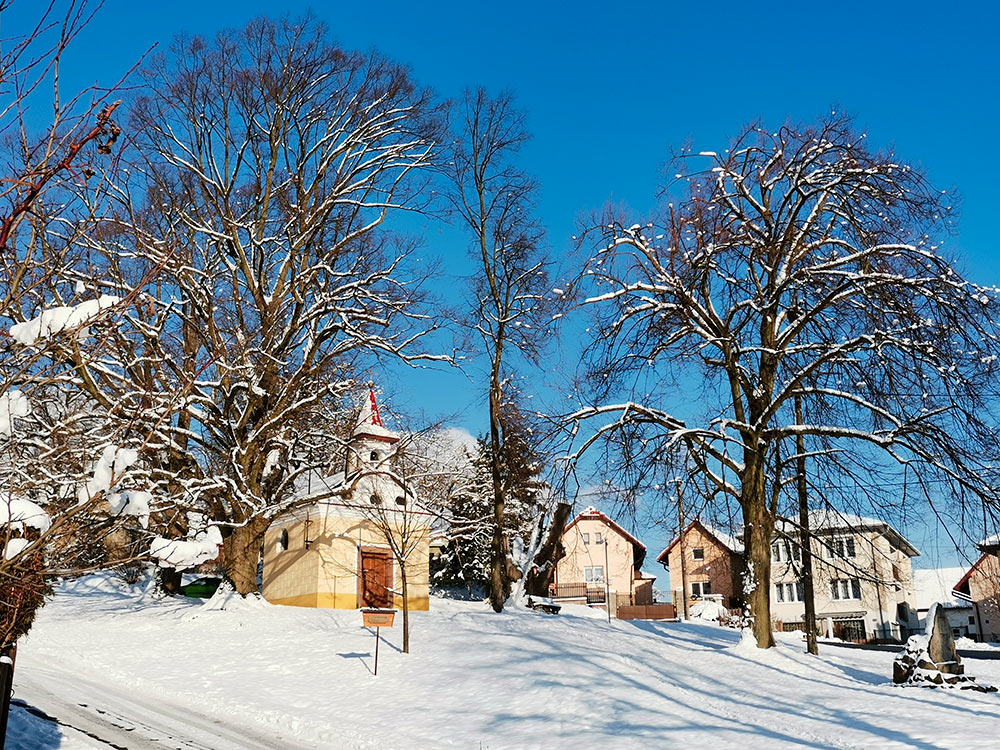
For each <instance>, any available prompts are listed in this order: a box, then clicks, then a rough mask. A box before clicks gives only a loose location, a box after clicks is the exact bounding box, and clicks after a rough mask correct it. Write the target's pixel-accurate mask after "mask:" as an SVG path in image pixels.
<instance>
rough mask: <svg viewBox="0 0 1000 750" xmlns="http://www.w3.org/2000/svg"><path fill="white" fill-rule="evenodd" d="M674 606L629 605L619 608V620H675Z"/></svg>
mask: <svg viewBox="0 0 1000 750" xmlns="http://www.w3.org/2000/svg"><path fill="white" fill-rule="evenodd" d="M676 617H677V612H676V611H675V610H674V605H673V604H629V605H623V606H620V607H618V619H619V620H673V619H675V618H676Z"/></svg>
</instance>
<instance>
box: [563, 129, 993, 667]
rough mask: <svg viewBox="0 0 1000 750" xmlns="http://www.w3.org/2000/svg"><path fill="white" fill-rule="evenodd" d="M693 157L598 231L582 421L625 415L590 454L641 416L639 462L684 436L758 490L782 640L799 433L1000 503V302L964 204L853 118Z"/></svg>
mask: <svg viewBox="0 0 1000 750" xmlns="http://www.w3.org/2000/svg"><path fill="white" fill-rule="evenodd" d="M690 158H702V159H707V160H708V162H709V163H710V164H711V171H708V172H703V173H700V174H696V175H693V176H692V177H691V178H690V179H689V181H688V184H689V186H690V189H689V191H688V192H687V194H686V195H683V196H679V197H677V198H676V199H674V202H671V203H669V204H668V205H667V206H666V208H665V210H664V211H663V212H662V213H661V214H660V215H659V216H658V217H657V218H656V219H655V220H654V221H651V222H648V223H643V224H638V223H633V222H629V221H622V220H621V219H619V218H618V217H616V216H614V215H608V216H607V217H606V218H605V219H604V220H602V221H601V223H600V226H596V227H594V228H592V229H591V230H590V231H589V232H588V233H587V234H586V241H593V242H594V243H595V244H596V251H595V253H594V254H593V256H592V257H591V258H590V259H589V260H588V261H587V262H586V264H585V272H584V274H583V275H582V276H581V277H580V281H579V285H580V286H582V287H584V289H585V291H586V292H587V293H588V294H589V296H588V298H587V299H586V304H587V305H589V306H590V307H591V308H592V309H593V310H594V311H595V314H596V316H597V323H596V327H594V328H593V329H592V330H594V331H595V334H596V335H595V339H596V340H595V341H594V342H593V343H592V345H591V348H590V358H589V362H590V370H589V374H590V376H591V379H592V380H591V382H592V383H594V384H595V388H594V393H595V402H594V403H593V404H592V405H590V406H587V407H585V408H582V409H580V410H579V411H578V412H577V413H575V414H574V415H573V420H574V421H575V423H576V424H577V425H578V426H579V425H580V423H582V422H583V421H585V420H588V419H591V418H594V417H601V416H603V415H610V414H617V419H616V420H615V421H614V422H613V423H611V424H606V425H604V426H603V427H601V428H599V429H598V430H597V431H596V432H595V434H593V435H592V436H591V437H589V438H588V439H587V440H585V441H584V443H583V447H584V448H585V447H586V446H589V445H590V444H592V443H593V442H594V441H596V440H600V439H601V438H602V437H604V436H607V435H608V434H610V433H613V432H615V431H616V430H619V429H638V430H639V431H640V433H641V434H642V436H643V442H636V443H634V444H633V445H632V446H631V448H632V449H633V450H632V453H631V454H630V456H629V461H630V462H631V463H633V464H635V463H636V462H638V463H639V465H641V463H642V462H643V461H645V460H647V459H648V458H649V457H650V456H652V455H662V453H664V452H669V451H671V450H674V449H675V447H676V446H677V445H678V444H679V442H680V441H683V442H684V443H687V444H689V445H690V446H691V447H692V450H691V455H692V457H693V458H694V459H695V460H696V461H697V462H698V465H699V468H700V470H701V472H702V473H703V474H704V475H705V477H706V478H707V479H708V480H709V481H711V483H712V484H713V487H714V491H716V492H718V493H722V494H725V495H728V496H730V497H732V498H733V499H734V500H736V501H737V502H738V503H739V505H740V508H741V510H742V516H743V525H744V542H745V545H746V551H747V570H748V580H747V583H746V589H747V599H748V602H749V605H750V610H751V614H752V618H753V632H754V635H755V638H756V641H757V645H758V646H760V647H761V648H764V647H768V646H771V645H773V637H772V634H771V618H770V601H769V589H770V587H769V578H770V567H771V560H770V554H769V550H770V544H771V539H772V535H773V533H774V523H775V516H776V513H777V504H778V501H779V499H780V498H781V496H782V489H783V487H781V486H778V485H780V484H782V483H783V482H788V481H794V473H789V474H785V475H784V476H781V475H776V474H775V472H773V471H770V470H769V467H771V466H774V465H775V464H774V461H775V457H776V451H777V450H778V447H779V446H781V445H782V444H784V445H793V444H794V440H795V438H796V437H797V436H799V435H801V436H804V437H805V438H807V439H808V440H809V441H810V442H811V445H810V447H812V450H811V452H810V454H809V456H810V464H811V465H815V466H818V467H820V469H817V470H821V471H831V472H834V471H835V472H840V473H841V474H842V475H847V476H850V477H852V478H853V480H856V481H857V482H859V483H860V484H861V485H866V484H867V485H869V486H871V485H872V484H873V483H874V482H873V480H872V479H871V477H878V476H879V475H880V474H881V473H883V472H884V471H885V468H886V466H887V464H895V465H897V466H898V467H900V468H901V470H902V468H903V467H905V469H906V471H908V472H910V475H911V476H914V477H919V482H920V483H921V485H922V486H924V487H927V486H934V485H937V486H940V487H943V488H946V489H947V490H948V491H949V492H950V494H951V496H952V497H953V498H954V501H955V502H957V503H971V504H979V503H987V504H992V505H993V506H994V507H995V506H996V504H997V502H998V501H1000V497H998V492H1000V490H998V489H997V488H998V486H1000V485H998V484H997V482H996V481H995V477H996V467H997V461H996V458H997V445H998V441H997V431H996V423H997V422H996V414H995V409H996V405H997V403H998V402H997V400H996V398H995V395H996V390H995V384H996V372H997V362H998V358H997V353H998V351H1000V346H998V337H997V328H996V324H995V321H996V320H997V319H998V318H997V295H996V293H995V291H994V290H990V289H985V288H983V287H980V286H978V285H976V284H974V283H972V282H970V281H968V280H966V279H964V278H963V277H962V276H961V275H960V274H959V273H958V271H957V270H956V268H955V265H954V263H953V262H952V261H951V260H950V259H949V258H948V257H947V255H946V254H945V253H944V251H943V250H942V248H941V246H940V242H939V240H938V239H937V238H936V235H938V234H940V233H941V232H942V231H944V230H946V229H947V217H948V216H950V214H951V211H950V208H951V207H950V205H948V199H947V197H946V196H945V195H944V194H942V193H940V192H938V191H936V190H934V189H932V187H931V186H930V185H929V184H928V182H927V180H926V179H925V177H924V176H923V175H922V174H921V173H920V171H919V170H917V169H915V168H913V167H911V166H908V165H906V164H903V163H901V162H900V161H899V160H897V159H896V158H895V156H894V155H893V154H892V153H891V152H885V151H879V150H876V149H873V148H872V147H870V146H869V144H868V141H867V138H866V137H865V134H863V133H858V132H856V131H855V130H854V128H853V126H852V124H851V122H850V120H849V119H847V118H845V117H843V116H839V115H832V116H830V117H827V118H826V119H824V120H822V121H820V122H818V123H817V124H815V125H810V126H805V127H793V126H786V127H782V128H781V129H779V130H776V131H771V130H765V129H763V128H761V127H759V126H756V125H754V126H751V127H748V128H746V129H745V130H744V131H743V132H742V133H741V134H740V136H739V137H737V138H736V139H735V141H734V142H733V143H732V144H731V146H730V148H728V149H726V150H725V151H724V152H722V153H714V152H704V153H702V154H700V155H698V156H692V157H690ZM676 171H678V172H680V171H681V170H680V169H678V170H676ZM698 378H701V379H703V380H701V381H700V383H702V384H703V388H702V390H703V394H704V395H703V398H704V400H705V403H704V406H705V412H706V413H705V414H703V415H701V416H695V417H694V418H691V417H690V416H689V415H683V416H686V417H687V418H682V414H681V413H680V412H677V411H674V410H672V409H671V408H670V406H669V405H668V403H669V402H671V401H672V400H673V399H672V395H673V394H674V393H677V392H678V389H680V388H683V389H685V390H686V391H687V392H688V393H690V392H691V391H692V389H694V388H696V387H698V385H699V380H698ZM622 391H624V392H625V393H626V394H627V396H628V399H627V401H626V402H624V403H609V401H610V400H611V399H612V398H614V396H615V394H618V393H620V392H622ZM796 398H800V399H801V402H802V404H803V408H804V410H805V423H799V420H797V419H796V418H795V413H794V409H793V404H794V400H795V399H796ZM674 403H675V404H676V401H675V400H674ZM685 411H691V410H690V409H687V410H685ZM813 443H814V444H815V446H813V445H812V444H813ZM822 467H826V468H822ZM866 476H868V477H869V479H868V480H867V481H866V480H865V477H866Z"/></svg>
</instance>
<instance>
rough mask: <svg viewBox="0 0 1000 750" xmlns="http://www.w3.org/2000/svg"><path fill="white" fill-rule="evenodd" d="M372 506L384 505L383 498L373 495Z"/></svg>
mask: <svg viewBox="0 0 1000 750" xmlns="http://www.w3.org/2000/svg"><path fill="white" fill-rule="evenodd" d="M371 504H372V505H381V504H382V498H381V497H379V496H378V495H372V496H371Z"/></svg>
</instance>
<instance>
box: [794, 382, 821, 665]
mask: <svg viewBox="0 0 1000 750" xmlns="http://www.w3.org/2000/svg"><path fill="white" fill-rule="evenodd" d="M795 423H796V424H802V400H801V399H800V398H799V397H798V396H796V397H795ZM795 452H796V453H798V458H797V459H796V465H797V466H796V468H797V473H798V476H797V477H796V480H797V482H798V490H799V548H800V549H801V551H802V552H801V554H802V598H803V599H804V600H805V601H804V604H805V628H806V651H808V652H809V653H810V654H813V655H814V656H815V655H818V654H819V645H818V644H817V643H816V592H815V589H814V587H813V566H812V534H811V533H810V528H809V493H808V491H807V489H806V457H805V452H806V439H805V437H804V436H803V435H801V434H799V435H797V436H796V437H795Z"/></svg>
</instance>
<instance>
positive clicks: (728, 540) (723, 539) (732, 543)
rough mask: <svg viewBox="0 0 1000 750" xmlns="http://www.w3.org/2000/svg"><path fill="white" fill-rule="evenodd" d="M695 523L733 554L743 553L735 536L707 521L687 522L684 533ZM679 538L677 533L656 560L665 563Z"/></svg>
mask: <svg viewBox="0 0 1000 750" xmlns="http://www.w3.org/2000/svg"><path fill="white" fill-rule="evenodd" d="M695 524H697V525H698V527H699V528H700V529H701V530H702V533H703V534H706V535H708V536H710V537H712V538H713V539H715V541H717V542H718V543H719V544H721V545H722V546H723V547H725V548H726V549H728V550H729V551H730V552H732V553H733V554H735V555H741V554H743V545H742V544H740V542H739V540H738V539H737V538H736V537H734V536H732V535H731V534H727V533H725V532H724V531H719V530H718V529H716V528H714V527H712V526H709V525H708V524H707V523H704V522H703V521H700V520H698V519H697V518H696V519H695V520H693V521H692V522H691V523H689V524H688V527H687V528H686V529H684V533H685V534H687V533H688V532H689V531H691V529H692V528H694V526H695ZM680 540H681V535H680V534H678V535H677V536H676V537H675V538H674V540H673V541H672V542H670V544H668V545H667V548H666V549H665V550H663V552H661V553H660V554H659V556H657V558H656V561H657V562H659V563H662V564H664V565H666V564H667V561H668V558H669V555H670V550H672V549H673V548H674V547H675V546H677V543H678V542H680Z"/></svg>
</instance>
